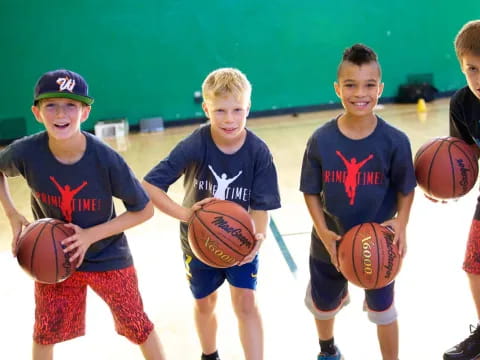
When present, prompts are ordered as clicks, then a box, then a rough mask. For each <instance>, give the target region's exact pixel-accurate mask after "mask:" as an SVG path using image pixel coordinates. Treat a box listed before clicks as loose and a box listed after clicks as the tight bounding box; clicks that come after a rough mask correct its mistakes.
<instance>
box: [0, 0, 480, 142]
mask: <svg viewBox="0 0 480 360" xmlns="http://www.w3.org/2000/svg"><path fill="white" fill-rule="evenodd" d="M479 10H480V5H479V2H478V0H472V1H470V0H466V1H463V2H462V3H461V5H460V4H459V5H458V6H456V4H455V3H453V2H451V1H444V0H443V1H442V0H441V1H433V0H432V1H421V0H403V1H399V0H391V1H388V2H387V1H384V2H383V1H382V2H380V1H370V0H365V1H362V2H359V1H356V0H343V1H324V0H302V1H287V0H275V1H254V0H243V1H240V0H212V1H208V0H207V1H182V0H137V1H130V0H115V1H102V0H82V1H58V0H52V1H48V0H47V1H33V0H15V1H14V0H0V54H1V57H0V68H1V69H2V71H1V72H0V79H1V83H0V139H12V138H16V137H19V136H22V135H25V134H31V133H34V132H36V131H38V130H40V129H41V128H42V127H41V126H40V125H39V124H37V123H36V122H35V121H34V118H33V116H32V115H31V112H30V106H31V99H32V91H33V86H34V83H35V81H36V80H37V79H38V77H39V76H40V75H41V74H42V73H44V72H46V71H49V70H53V69H56V68H68V69H71V70H74V71H77V72H79V73H81V74H82V75H84V76H85V78H86V79H87V81H88V82H89V85H90V92H91V95H92V96H93V97H95V101H96V102H95V104H94V106H93V110H92V112H91V115H90V119H89V120H88V121H87V122H86V123H85V126H84V128H85V129H87V130H90V129H93V126H94V124H95V123H96V122H97V121H99V120H106V119H113V118H119V117H126V118H128V120H129V122H130V124H132V125H135V124H138V122H139V120H140V119H141V118H144V117H152V116H162V117H163V118H164V119H165V121H166V122H170V121H181V120H184V119H192V118H195V117H202V116H203V114H202V112H201V108H200V105H199V104H197V103H195V102H194V100H193V93H194V91H198V90H200V85H201V82H202V80H203V78H204V77H205V76H206V75H207V74H208V73H209V72H210V71H211V70H213V69H215V68H217V67H223V66H234V67H238V68H240V69H241V70H242V71H244V72H245V73H246V74H247V76H248V77H249V79H250V80H251V82H252V83H253V94H252V97H253V98H252V99H253V103H252V110H253V111H263V110H274V109H283V108H290V107H303V106H312V105H313V106H314V105H320V104H329V103H333V102H337V99H336V96H335V94H334V92H333V88H332V83H333V81H334V80H335V72H336V67H337V64H338V61H339V59H340V56H341V53H342V51H343V49H344V48H346V47H348V46H350V45H352V44H353V43H355V42H363V43H365V44H367V45H369V46H371V47H373V48H374V49H375V50H376V51H377V53H378V55H379V58H380V62H381V64H382V67H383V74H384V76H383V80H384V81H385V91H384V96H385V97H394V96H395V95H396V93H397V89H398V86H399V85H400V84H402V83H405V82H406V80H407V77H408V76H409V75H412V74H413V75H415V74H433V78H434V85H435V86H436V87H437V88H438V89H439V90H440V91H450V90H455V89H457V88H459V87H461V86H463V84H464V79H463V76H462V74H461V73H460V71H459V68H458V64H457V60H456V58H455V54H454V50H453V46H452V42H453V38H454V36H455V34H456V32H457V31H458V30H459V28H460V27H461V26H462V25H463V24H464V23H465V22H466V21H468V20H471V19H475V18H480V16H479V15H480V11H479ZM167 125H168V124H167Z"/></svg>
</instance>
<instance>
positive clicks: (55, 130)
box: [32, 98, 91, 140]
mask: <svg viewBox="0 0 480 360" xmlns="http://www.w3.org/2000/svg"><path fill="white" fill-rule="evenodd" d="M90 109H91V107H90V106H87V105H85V104H83V103H82V102H80V101H76V100H72V99H66V98H48V99H43V100H40V101H39V102H38V103H37V105H34V106H32V112H33V114H34V115H35V118H36V119H37V121H38V122H40V123H42V124H43V125H44V126H45V129H46V130H47V132H48V135H49V136H50V137H52V138H54V139H57V140H66V139H70V138H71V137H72V136H74V135H76V134H77V133H78V132H79V130H80V124H81V123H82V122H84V121H85V120H86V119H87V118H88V115H89V114H90Z"/></svg>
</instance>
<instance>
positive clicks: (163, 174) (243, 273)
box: [143, 68, 280, 360]
mask: <svg viewBox="0 0 480 360" xmlns="http://www.w3.org/2000/svg"><path fill="white" fill-rule="evenodd" d="M202 94H203V98H204V102H203V104H202V107H203V110H204V111H205V114H206V115H207V117H208V118H209V119H210V123H209V124H208V125H205V126H201V127H200V128H198V129H197V130H195V131H194V132H193V133H192V134H191V135H190V136H188V137H187V138H185V139H184V140H182V141H181V142H180V143H179V144H177V146H175V148H174V149H173V150H172V152H171V153H170V154H169V155H168V156H167V157H166V158H165V159H163V160H162V161H161V162H160V163H159V164H158V165H156V166H155V167H154V168H153V169H152V170H151V171H150V172H149V173H148V174H147V175H146V176H145V181H144V182H143V184H144V187H145V188H146V190H147V192H148V193H149V194H150V197H151V199H152V201H153V203H154V205H155V206H156V207H158V209H159V210H161V211H162V212H164V213H166V214H168V215H170V216H172V217H174V218H176V219H178V220H180V221H181V223H180V236H181V242H182V249H183V253H184V260H185V267H186V270H187V277H188V279H189V282H190V289H191V291H192V293H193V296H194V298H195V308H194V311H195V322H196V325H197V326H196V327H197V333H198V336H199V338H200V344H201V347H202V360H219V359H220V357H219V355H218V351H217V341H216V335H217V319H216V316H215V305H216V301H217V289H218V288H219V287H220V286H221V285H222V283H223V282H224V281H225V279H226V280H227V281H228V282H229V284H230V285H231V286H230V291H231V295H232V303H233V307H234V309H235V313H236V315H237V318H238V322H239V330H240V340H241V343H242V346H243V350H244V354H245V358H246V359H247V360H261V359H263V330H262V321H261V317H260V313H259V310H258V308H257V304H256V298H255V288H256V283H257V278H256V275H257V271H258V257H257V255H256V253H257V250H258V248H259V246H260V245H261V243H262V241H263V240H264V238H265V234H266V231H267V225H268V212H267V211H268V210H271V209H276V208H278V207H280V196H279V191H278V184H277V174H276V170H275V166H274V163H273V159H272V155H271V154H270V151H269V149H268V147H267V145H266V144H265V143H264V142H263V141H262V140H261V139H260V138H259V137H257V136H256V135H255V134H254V133H253V132H251V131H250V130H248V129H246V128H245V125H246V121H247V116H248V113H249V111H250V94H251V85H250V82H249V81H248V79H247V78H246V76H245V75H244V74H243V73H241V72H240V71H239V70H237V69H232V68H222V69H218V70H215V71H213V72H212V73H210V74H209V75H208V76H207V78H206V79H205V81H204V82H203V86H202ZM182 175H183V176H184V188H185V197H184V199H183V203H182V205H180V204H177V203H176V202H174V201H173V200H172V199H171V198H170V197H169V196H168V195H167V191H168V188H169V187H170V185H171V184H173V183H174V182H175V181H177V179H178V178H180V177H181V176H182ZM212 197H215V198H218V199H222V200H231V201H234V202H236V203H238V204H240V205H241V206H243V207H244V208H245V209H246V210H248V211H249V212H250V215H251V216H252V218H253V221H254V223H255V230H256V238H257V240H258V244H257V248H255V249H253V251H252V252H251V255H250V256H248V257H247V258H245V260H244V261H243V262H242V263H241V264H240V265H239V266H233V267H231V268H227V269H217V268H213V267H210V266H208V265H206V264H204V263H202V262H200V261H199V260H198V259H197V258H195V256H194V254H193V253H192V250H191V249H190V246H189V244H188V240H187V223H188V221H189V219H190V218H191V216H192V214H193V212H194V211H195V210H196V209H199V208H200V207H201V206H202V205H203V204H205V203H207V202H208V201H211V200H212Z"/></svg>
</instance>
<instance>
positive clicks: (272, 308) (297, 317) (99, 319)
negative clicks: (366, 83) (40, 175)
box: [0, 99, 478, 360]
mask: <svg viewBox="0 0 480 360" xmlns="http://www.w3.org/2000/svg"><path fill="white" fill-rule="evenodd" d="M427 110H428V111H427V112H426V113H418V112H417V107H416V105H385V106H380V107H379V108H378V110H377V113H378V114H379V115H380V116H382V117H383V118H384V119H385V120H387V121H388V122H390V123H392V124H393V125H395V126H397V127H398V128H400V129H402V130H403V131H405V132H406V133H407V134H408V135H409V137H410V140H411V144H412V152H413V153H415V152H416V150H417V149H418V148H419V146H420V145H421V144H422V143H423V142H425V141H426V140H427V139H429V138H431V137H434V136H442V135H447V131H448V99H440V100H436V101H435V102H432V103H428V104H427ZM338 112H339V110H335V111H325V112H317V113H309V114H300V115H298V116H296V117H293V116H279V117H269V118H261V119H252V120H250V121H249V123H248V127H249V128H250V129H252V130H253V131H255V132H256V133H257V134H258V135H259V136H261V137H262V138H263V139H264V140H265V141H266V142H267V144H268V145H269V146H270V149H271V151H272V153H273V155H274V158H275V162H276V166H277V171H278V175H279V183H280V189H281V195H282V205H283V206H282V208H281V209H279V210H276V211H273V212H272V213H271V214H272V217H273V219H274V221H275V223H276V225H277V227H278V231H279V233H280V234H281V235H282V239H283V241H284V246H283V247H282V246H279V244H278V243H277V241H276V239H275V236H274V235H273V234H272V233H270V234H269V237H268V239H267V241H266V242H265V244H264V246H263V248H262V249H261V269H260V274H259V284H258V298H259V304H260V308H261V312H262V314H263V321H264V329H265V359H266V360H274V359H280V360H287V359H293V360H312V359H315V358H316V354H317V352H318V340H317V336H316V331H315V326H314V322H313V319H312V317H311V316H310V313H309V312H308V311H307V309H306V307H305V306H304V304H303V296H304V292H305V286H306V283H307V281H308V251H309V241H310V228H311V221H310V218H309V215H308V212H307V210H306V207H305V205H304V202H303V196H302V194H301V193H300V192H299V190H298V183H299V174H300V168H301V161H302V155H303V151H304V148H305V144H306V141H307V139H308V137H309V136H310V135H311V133H312V132H313V130H314V129H315V128H317V127H318V126H320V125H321V124H323V123H324V122H326V121H327V120H329V119H331V118H332V117H334V116H335V115H336V114H337V113H338ZM194 128H195V126H187V127H178V128H170V129H166V130H165V131H164V132H161V133H156V134H148V135H142V134H133V135H130V136H128V138H126V139H118V140H116V141H113V140H112V141H109V142H110V143H111V145H112V146H113V147H115V148H117V149H118V150H119V151H120V152H121V153H122V155H123V156H124V157H125V158H126V160H127V162H128V163H129V164H130V166H131V167H132V168H133V170H134V172H135V173H136V175H137V176H138V177H139V178H142V177H143V176H144V175H145V173H146V172H147V171H148V170H149V169H150V168H151V167H152V166H153V165H155V164H156V163H157V162H158V161H159V160H160V159H161V158H163V157H164V156H165V155H166V154H167V153H168V152H169V151H170V150H171V149H172V147H173V146H174V145H175V144H176V143H177V142H178V141H179V140H180V139H182V138H183V137H185V136H186V135H187V134H189V133H190V132H191V131H192V130H193V129H194ZM9 183H10V187H11V192H12V196H13V198H14V200H15V202H16V204H17V206H18V207H19V209H20V210H21V211H22V212H23V213H24V214H26V215H27V217H29V218H30V219H31V212H30V207H29V193H28V190H27V188H26V186H25V185H24V183H23V181H22V180H21V179H20V178H14V179H10V181H9ZM169 193H170V195H171V196H172V197H173V198H175V199H177V200H180V199H181V197H182V188H181V181H179V182H177V184H175V185H174V186H173V187H172V188H171V190H170V192H169ZM477 193H478V190H477V187H475V190H474V191H472V192H471V193H469V194H468V195H466V196H465V197H464V198H462V199H460V200H459V201H457V202H452V203H448V204H434V203H431V202H429V201H428V200H426V199H425V198H424V197H423V195H422V193H421V192H420V191H419V190H418V189H417V193H416V198H415V201H414V204H413V208H412V213H411V220H410V224H409V228H408V244H409V247H408V254H407V257H406V258H405V261H404V263H403V267H402V271H401V273H400V274H399V276H398V278H397V286H396V305H397V308H398V312H399V325H400V358H402V359H440V358H441V357H442V353H443V351H445V350H446V349H447V348H449V347H450V346H452V345H454V344H455V343H457V342H458V341H460V340H463V338H464V337H465V336H466V335H468V334H469V332H468V325H469V324H470V322H474V321H475V319H476V314H475V311H474V307H473V303H472V300H471V297H470V293H469V288H468V283H467V280H466V276H465V274H464V273H463V271H462V270H461V265H462V261H463V253H464V248H465V241H466V238H467V233H468V228H469V224H470V219H471V217H472V215H473V210H474V208H475V203H476V196H477ZM118 206H119V209H121V206H122V205H120V204H118ZM0 212H1V211H0ZM177 229H178V225H177V222H176V221H175V220H173V219H170V218H168V217H167V216H165V215H163V214H161V213H159V212H156V214H155V216H154V218H153V219H151V220H150V221H148V222H147V223H144V224H142V225H140V226H138V227H136V228H134V229H131V230H129V231H128V232H127V235H128V238H129V242H130V246H131V249H132V252H133V255H134V259H135V264H136V267H137V271H138V275H139V281H140V287H141V291H142V295H143V299H144V304H145V307H146V311H147V313H148V314H149V316H150V317H151V319H152V320H153V321H154V323H155V325H156V328H157V330H158V332H159V335H160V337H161V339H162V342H163V344H164V347H165V349H166V353H167V357H168V359H172V360H193V359H199V358H200V347H199V343H198V340H197V337H196V333H195V328H194V323H193V318H192V298H191V295H190V292H189V289H188V286H187V282H186V280H185V276H184V270H183V263H182V255H181V251H180V246H179V240H178V230H177ZM10 241H11V234H10V228H9V226H8V221H7V220H6V218H5V216H3V215H2V216H1V217H0V274H1V278H2V281H1V282H0V320H1V321H0V358H1V359H29V358H30V347H31V346H30V344H31V332H32V327H33V310H34V305H33V282H32V281H31V280H30V279H29V278H28V277H27V276H26V275H25V274H24V273H23V272H22V270H21V269H20V268H19V266H18V265H17V263H16V260H15V259H14V258H13V257H12V255H11V253H10ZM282 250H283V252H282ZM286 252H288V253H289V254H290V255H291V259H292V260H293V262H290V263H289V264H288V263H287V261H285V258H284V253H286ZM289 265H290V267H289ZM295 267H296V271H295V272H292V271H291V269H292V268H295ZM350 292H351V300H352V301H351V304H350V305H349V306H348V307H347V308H345V309H344V310H343V311H342V312H341V313H340V314H339V315H338V317H337V322H336V333H335V338H336V341H337V344H338V345H339V346H340V347H341V349H342V352H343V353H344V355H345V357H346V359H349V360H359V359H360V360H362V359H381V356H380V351H379V348H378V345H377V340H376V328H375V326H374V325H373V324H371V323H370V322H369V321H368V319H367V316H366V314H365V313H364V312H363V311H362V303H363V292H362V290H360V289H358V288H356V287H355V286H350ZM218 305H219V306H218V320H219V331H218V334H219V336H218V346H219V350H220V353H221V355H222V359H225V360H240V359H243V354H242V350H241V347H240V343H239V339H238V336H237V324H236V319H235V316H234V314H233V312H232V309H231V307H230V297H229V294H228V288H227V286H225V285H224V286H222V288H221V290H220V296H219V304H218ZM87 309H88V310H87V334H86V336H84V337H82V338H79V339H75V340H72V341H68V342H66V343H62V344H59V345H57V346H56V348H55V355H56V358H57V359H67V358H68V359H70V360H76V359H82V360H83V359H84V358H85V357H88V358H89V359H92V360H95V359H116V360H119V359H141V355H140V351H139V349H138V348H137V347H136V346H134V345H132V344H131V343H129V342H128V341H127V340H125V339H124V338H122V337H120V336H118V335H116V333H115V331H114V329H113V323H112V320H111V317H110V313H109V310H108V308H107V307H106V305H104V303H103V302H102V301H101V300H99V298H98V297H97V296H96V295H95V294H94V293H92V292H90V293H89V300H88V306H87Z"/></svg>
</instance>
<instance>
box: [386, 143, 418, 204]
mask: <svg viewBox="0 0 480 360" xmlns="http://www.w3.org/2000/svg"><path fill="white" fill-rule="evenodd" d="M396 138H397V140H398V141H399V143H398V145H397V147H396V149H395V151H394V153H393V159H392V167H391V169H392V170H391V179H392V180H391V181H392V183H393V184H394V186H395V188H396V190H397V192H401V193H402V194H404V195H407V194H408V193H410V192H411V191H412V190H413V189H414V188H415V186H416V185H417V181H416V178H415V170H414V167H413V161H412V150H411V147H410V141H409V140H408V138H407V136H406V135H404V134H402V136H396Z"/></svg>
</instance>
